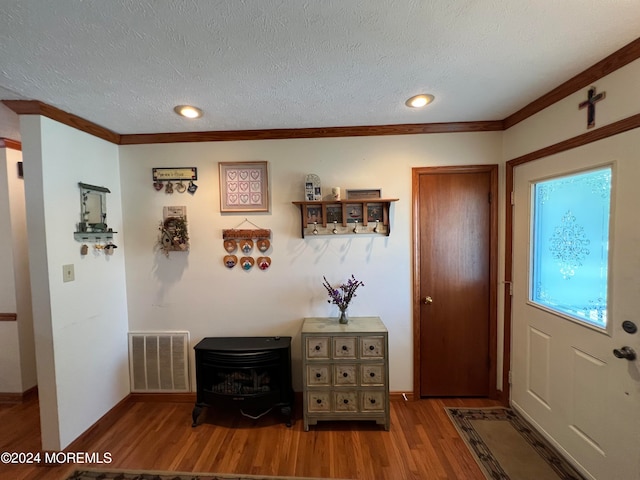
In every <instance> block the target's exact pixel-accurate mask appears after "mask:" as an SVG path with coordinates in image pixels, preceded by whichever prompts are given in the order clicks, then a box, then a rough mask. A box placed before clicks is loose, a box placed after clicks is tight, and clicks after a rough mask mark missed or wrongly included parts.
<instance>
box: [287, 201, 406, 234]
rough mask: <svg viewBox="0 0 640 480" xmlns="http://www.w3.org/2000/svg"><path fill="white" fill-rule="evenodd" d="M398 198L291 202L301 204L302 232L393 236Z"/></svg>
mask: <svg viewBox="0 0 640 480" xmlns="http://www.w3.org/2000/svg"><path fill="white" fill-rule="evenodd" d="M397 201H398V199H397V198H368V199H358V200H355V199H354V200H328V201H300V202H291V203H293V204H294V205H298V206H299V207H300V225H301V229H300V233H301V235H302V238H304V237H305V236H306V235H314V236H315V235H356V234H358V235H360V234H373V235H384V236H389V234H390V233H391V222H390V221H389V209H390V208H391V204H392V203H393V202H397Z"/></svg>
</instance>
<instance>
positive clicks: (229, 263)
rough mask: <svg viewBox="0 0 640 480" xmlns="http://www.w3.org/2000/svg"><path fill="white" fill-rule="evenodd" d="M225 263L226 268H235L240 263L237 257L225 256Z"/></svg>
mask: <svg viewBox="0 0 640 480" xmlns="http://www.w3.org/2000/svg"><path fill="white" fill-rule="evenodd" d="M223 261H224V266H225V267H227V268H233V267H235V266H236V263H238V257H236V256H235V255H225V257H224V259H223Z"/></svg>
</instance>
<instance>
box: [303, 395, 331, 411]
mask: <svg viewBox="0 0 640 480" xmlns="http://www.w3.org/2000/svg"><path fill="white" fill-rule="evenodd" d="M307 410H308V411H309V412H330V411H331V395H330V394H329V392H309V393H308V394H307Z"/></svg>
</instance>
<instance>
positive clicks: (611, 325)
mask: <svg viewBox="0 0 640 480" xmlns="http://www.w3.org/2000/svg"><path fill="white" fill-rule="evenodd" d="M607 165H609V166H611V222H610V224H609V225H610V231H609V243H608V252H607V244H606V242H604V246H603V247H596V245H597V244H598V242H597V241H595V240H596V239H589V235H590V234H591V233H590V232H589V231H585V230H584V229H582V226H581V225H580V222H581V218H578V217H582V220H584V217H585V216H590V215H588V214H586V213H585V209H584V208H582V211H581V213H580V215H576V214H574V213H573V212H571V211H570V210H569V209H568V210H567V211H566V212H567V213H566V214H565V215H564V216H563V218H558V226H559V227H558V229H556V230H555V231H554V232H555V233H554V234H553V235H551V237H553V236H554V235H558V236H559V240H558V241H559V242H560V243H559V245H561V246H562V247H561V248H562V249H564V253H563V252H552V255H551V257H550V258H553V259H554V260H557V262H555V264H556V267H557V269H558V270H559V271H560V272H561V273H560V275H564V277H563V279H562V281H559V282H558V283H556V284H553V285H551V287H552V288H549V289H548V290H550V291H547V290H545V291H544V293H543V294H542V295H541V290H542V289H541V288H539V282H538V280H539V279H538V280H536V282H538V287H536V285H533V287H532V283H531V282H532V279H531V278H532V273H533V271H534V270H536V269H538V266H539V264H540V263H539V260H536V258H537V257H536V256H535V255H532V253H531V247H533V248H536V247H535V244H536V243H539V240H540V243H541V241H542V240H545V239H547V240H548V239H549V238H550V235H546V236H543V237H539V238H538V239H536V238H535V237H536V235H533V234H532V230H533V229H534V227H533V226H534V224H535V222H534V219H533V218H532V206H533V205H534V202H535V200H534V194H533V191H534V188H536V187H535V186H536V185H540V182H545V181H548V180H550V179H553V178H556V177H563V176H567V175H570V174H574V173H580V172H583V173H584V172H585V171H593V170H594V169H597V168H599V167H603V166H607ZM565 178H566V177H565ZM568 183H570V181H569V182H568ZM537 188H538V189H540V187H537ZM553 188H556V187H553ZM514 201H515V205H514V217H513V225H514V237H513V244H514V248H513V287H514V288H513V317H512V339H511V341H512V343H511V355H512V364H511V381H512V385H511V404H512V405H513V407H514V408H515V409H516V410H517V411H520V412H521V413H523V414H524V415H525V417H527V418H528V420H529V421H530V422H532V423H533V424H534V425H535V426H536V427H537V429H539V430H541V431H542V432H543V433H544V434H545V435H546V436H547V438H549V439H550V440H551V442H552V443H554V444H555V445H556V447H558V448H559V449H560V450H561V451H562V452H563V453H564V455H565V456H567V457H568V458H569V459H570V460H572V462H573V463H574V464H576V466H578V468H579V469H580V470H581V471H582V472H583V473H584V474H585V476H587V477H588V478H594V479H598V480H614V479H621V480H622V479H624V480H629V479H634V480H638V479H640V360H639V359H638V358H636V359H635V360H628V359H625V358H617V357H616V356H615V355H614V350H618V353H620V350H621V348H622V347H623V346H628V347H631V348H632V349H633V350H635V352H636V353H637V354H638V355H640V332H637V333H629V332H627V331H626V330H625V329H624V328H623V322H625V321H627V322H633V323H634V324H635V325H637V326H638V328H639V329H640V129H636V130H632V131H630V132H626V133H623V134H619V135H616V136H613V137H609V138H607V139H604V140H600V141H598V142H595V143H592V144H588V145H584V146H581V147H578V148H574V149H572V150H569V151H566V152H563V153H560V154H556V155H553V156H550V157H546V158H543V159H540V160H537V161H534V162H530V163H526V164H523V165H520V166H518V167H516V168H515V169H514ZM580 207H584V204H582V205H580V206H576V208H578V209H579V208H580ZM591 212H592V213H593V215H594V216H595V215H596V214H599V213H598V212H596V211H595V210H591ZM563 222H565V223H564V227H563ZM567 222H569V223H570V225H569V227H568V228H565V227H567ZM571 222H573V223H571ZM571 229H573V231H572V232H571ZM587 230H588V229H587ZM538 231H540V229H539V230H538ZM567 231H569V233H567ZM557 245H558V244H556V246H557ZM548 249H549V248H548ZM576 252H577V253H576ZM538 253H539V252H538ZM543 253H544V252H543ZM554 255H555V256H554ZM563 255H564V256H565V257H566V256H571V255H573V260H571V259H569V260H567V258H562V257H563ZM594 255H601V256H602V257H603V258H608V273H607V272H606V271H604V276H605V277H606V278H607V280H606V281H605V282H604V284H605V286H604V290H605V292H604V295H603V297H604V299H606V302H604V299H602V298H601V299H599V300H603V302H602V303H601V304H600V305H599V306H598V305H596V304H597V303H598V301H597V300H596V301H595V302H591V301H589V302H585V303H588V304H589V305H584V308H583V309H582V311H581V314H585V312H586V315H587V316H588V315H589V314H591V317H592V319H593V320H595V323H597V321H598V315H599V314H600V315H601V317H606V323H607V325H606V327H605V328H598V327H597V325H596V326H588V325H585V324H583V323H579V322H577V321H573V320H571V319H570V318H569V317H570V315H566V314H559V313H555V312H554V311H553V309H552V308H546V306H544V305H542V306H541V305H540V304H539V303H535V302H534V301H533V300H536V299H539V298H540V297H542V298H547V295H548V298H554V297H557V296H563V295H564V294H565V293H566V292H567V291H569V290H568V289H570V288H573V287H574V286H576V284H577V282H574V283H573V284H572V283H571V281H572V279H573V278H572V276H573V275H575V278H578V275H579V274H581V273H583V272H585V269H586V266H585V265H586V263H587V262H588V261H590V260H591V259H592V258H593V256H594ZM536 262H538V263H536ZM563 262H564V264H563ZM549 264H554V262H549V261H547V265H549ZM581 269H582V270H581ZM601 274H602V272H601ZM601 277H602V275H601ZM607 284H608V288H607ZM563 285H564V287H563ZM535 288H538V290H537V291H536V290H535ZM554 289H555V290H556V291H553V290H554ZM558 290H562V292H560V291H558ZM579 290H580V289H579ZM578 293H580V292H578ZM556 303H560V302H556ZM604 303H606V305H607V307H606V310H605V309H603V305H604ZM550 304H553V302H551V303H550ZM624 325H625V327H626V328H627V330H630V331H631V329H630V328H629V327H630V325H629V323H626V324H624Z"/></svg>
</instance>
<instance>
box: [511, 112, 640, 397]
mask: <svg viewBox="0 0 640 480" xmlns="http://www.w3.org/2000/svg"><path fill="white" fill-rule="evenodd" d="M639 127H640V114H637V115H633V116H631V117H627V118H624V119H622V120H618V121H617V122H614V123H611V124H609V125H605V126H603V127H600V128H598V129H597V130H592V131H590V132H587V133H583V134H582V135H578V136H575V137H571V138H568V139H566V140H563V141H562V142H558V143H556V144H553V145H550V146H548V147H545V148H541V149H539V150H535V151H533V152H531V153H527V154H526V155H522V156H521V157H517V158H514V159H511V160H509V161H507V162H506V164H505V165H506V172H505V173H506V175H505V254H504V260H505V261H504V317H503V325H504V337H503V338H504V345H503V360H502V393H501V395H500V399H501V400H502V401H503V402H504V403H505V404H508V403H510V400H511V384H510V382H509V373H510V371H511V315H512V298H511V295H510V291H511V282H512V280H513V272H512V270H513V204H512V196H513V178H514V169H515V168H516V167H517V166H518V165H522V164H524V163H528V162H533V161H535V160H539V159H541V158H545V157H549V156H551V155H554V154H556V153H560V152H564V151H566V150H571V149H573V148H576V147H581V146H582V145H587V144H589V143H592V142H597V141H598V140H603V139H605V138H608V137H612V136H614V135H618V134H620V133H624V132H627V131H629V130H633V129H635V128H639Z"/></svg>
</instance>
